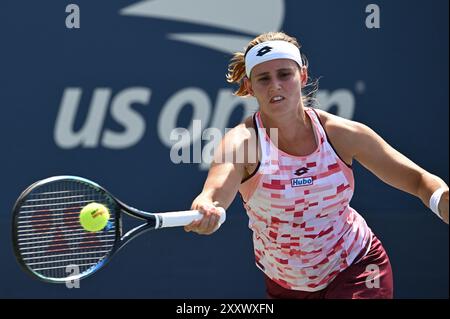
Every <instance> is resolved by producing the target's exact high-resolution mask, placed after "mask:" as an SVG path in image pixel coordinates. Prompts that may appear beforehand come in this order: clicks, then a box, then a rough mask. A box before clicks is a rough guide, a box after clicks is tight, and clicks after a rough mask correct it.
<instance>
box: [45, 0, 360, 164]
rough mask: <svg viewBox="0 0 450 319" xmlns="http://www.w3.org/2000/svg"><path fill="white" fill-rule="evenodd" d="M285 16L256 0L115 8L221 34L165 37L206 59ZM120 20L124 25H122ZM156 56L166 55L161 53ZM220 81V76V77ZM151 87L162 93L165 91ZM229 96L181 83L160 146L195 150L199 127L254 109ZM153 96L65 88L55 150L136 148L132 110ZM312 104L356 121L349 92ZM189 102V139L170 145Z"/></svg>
mask: <svg viewBox="0 0 450 319" xmlns="http://www.w3.org/2000/svg"><path fill="white" fill-rule="evenodd" d="M284 13H285V6H284V1H283V0H271V1H267V3H266V2H265V3H264V5H262V1H261V0H245V1H241V0H214V1H213V0H189V1H186V0H147V1H139V2H136V3H134V4H132V5H129V6H127V7H125V8H122V9H121V10H120V11H119V15H121V16H129V17H139V18H141V19H142V18H148V19H154V20H151V21H150V22H151V23H157V21H158V20H161V19H163V20H168V21H174V22H184V23H190V24H193V25H197V26H199V25H200V26H205V27H211V28H214V30H216V29H220V30H221V31H220V32H217V33H214V32H203V33H202V32H196V33H190V32H177V33H169V34H167V38H168V39H169V40H173V41H181V42H184V43H189V44H191V45H197V46H200V47H201V48H203V49H204V53H205V54H209V52H210V51H209V50H215V51H219V52H223V53H226V54H230V58H231V54H232V53H233V52H236V51H241V50H243V48H244V47H245V46H246V45H247V43H248V42H249V41H250V40H251V39H253V38H254V37H255V36H256V35H258V34H260V33H263V32H267V31H269V30H270V31H277V30H280V29H281V28H282V26H283V23H284ZM123 21H124V22H123V23H125V21H126V20H123ZM161 56H163V57H164V53H162V54H161ZM180 58H183V57H182V56H181V57H180ZM187 59H188V58H187ZM205 60H208V59H205ZM187 62H188V61H187ZM164 63H165V62H164V61H162V64H164ZM205 67H208V66H205ZM217 76H223V73H219V74H218V75H217ZM156 89H157V90H158V91H161V89H162V88H160V87H158V88H156ZM209 91H211V90H210V89H209ZM232 91H233V90H232V88H230V87H227V88H217V89H216V92H208V91H207V90H206V89H205V88H202V87H193V86H192V84H191V83H186V87H185V88H182V89H180V90H178V91H175V92H171V93H169V94H168V96H169V98H168V99H167V101H166V102H165V103H163V104H162V107H161V110H160V113H159V116H158V119H157V128H156V131H157V136H158V138H159V141H160V142H161V143H162V144H163V145H164V146H166V147H167V148H169V149H170V148H171V147H172V146H173V145H174V144H176V143H178V146H180V143H181V144H183V145H181V146H183V147H191V146H192V147H194V149H195V148H196V147H197V146H196V145H199V144H201V141H202V138H203V135H204V134H202V131H203V130H206V129H208V128H217V129H219V130H221V131H222V132H225V128H226V127H227V124H228V123H229V119H230V117H231V115H232V113H233V112H234V110H235V109H236V108H238V107H243V112H242V113H243V115H242V119H244V118H246V117H247V116H249V115H250V114H251V113H252V112H253V111H255V110H256V109H257V108H258V105H257V102H256V100H255V99H254V98H248V99H242V98H239V97H236V96H233V95H232ZM82 96H83V97H85V96H88V97H89V96H90V97H91V100H90V102H89V101H86V98H83V99H82ZM151 96H152V89H151V88H148V87H145V86H139V85H138V86H133V87H128V88H127V87H126V88H124V89H122V90H119V91H114V90H113V89H112V88H109V87H103V86H102V87H97V88H94V89H93V90H92V91H90V90H89V91H88V90H86V89H83V88H82V87H67V88H65V89H64V91H63V92H62V98H61V103H60V107H59V111H58V115H57V118H56V123H55V128H54V140H55V143H56V145H57V146H58V147H60V148H62V149H75V148H99V147H102V148H106V149H115V150H123V149H127V148H130V147H132V146H134V145H136V144H138V143H139V142H141V140H142V139H143V137H144V133H145V131H146V129H147V122H146V120H145V118H144V117H143V116H142V115H141V114H140V113H139V112H138V111H136V110H135V109H134V108H137V109H138V108H139V107H141V106H142V105H149V104H151ZM210 96H215V97H216V98H215V100H211V98H210ZM317 100H318V102H319V103H320V108H321V109H324V110H328V109H330V108H331V107H333V106H335V107H337V115H339V116H342V117H345V118H352V116H353V113H354V104H355V103H354V96H353V93H352V92H351V91H350V90H348V89H338V90H335V91H333V92H330V91H327V90H320V91H319V92H318V93H317ZM81 101H83V102H81ZM80 103H89V104H87V105H86V106H88V107H87V109H88V112H87V115H86V117H85V120H84V122H83V123H82V125H77V129H75V128H74V126H75V119H76V117H77V114H78V112H79V109H80ZM188 105H189V106H191V107H192V110H193V112H192V121H191V125H190V126H189V127H188V128H187V130H188V132H189V133H190V138H189V139H185V140H182V141H177V140H173V139H171V134H172V133H173V132H174V130H176V129H177V127H176V123H177V122H179V116H180V113H181V111H182V110H183V109H184V108H185V107H186V106H188ZM85 109H86V107H85ZM106 117H110V118H112V119H113V120H114V121H115V122H117V123H118V124H119V125H120V126H121V127H123V129H122V130H120V131H115V130H111V129H108V128H106V127H105V125H104V122H105V119H106ZM194 120H199V121H200V122H199V123H201V125H202V129H203V130H195V129H194V125H193V123H194ZM78 127H79V128H78ZM216 142H218V141H216ZM197 148H198V147H197ZM168 153H169V152H168ZM209 164H210V163H206V162H201V163H200V164H199V166H200V169H207V168H208V167H209Z"/></svg>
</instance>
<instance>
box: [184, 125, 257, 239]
mask: <svg viewBox="0 0 450 319" xmlns="http://www.w3.org/2000/svg"><path fill="white" fill-rule="evenodd" d="M247 123H248V120H247V121H246V123H243V124H240V125H238V126H236V127H235V128H233V129H232V130H230V131H229V132H227V133H226V134H225V136H224V137H223V139H222V140H221V142H220V144H219V146H218V148H217V150H216V151H215V154H214V160H213V162H212V163H211V167H210V169H209V172H208V177H207V178H206V181H205V184H204V186H203V190H202V192H201V193H200V194H199V195H198V196H197V197H196V198H195V199H194V201H193V203H192V209H195V210H199V211H200V212H201V213H203V214H204V216H203V218H202V219H201V220H199V221H195V222H192V223H191V224H189V225H187V226H185V228H184V229H185V230H186V231H194V232H196V233H198V234H204V235H209V234H211V233H213V232H214V230H215V228H216V225H217V222H218V220H219V214H218V211H217V209H215V207H223V208H225V209H227V208H228V206H230V204H231V203H232V202H233V200H234V198H235V196H236V194H237V192H238V190H239V186H240V184H241V181H242V180H243V179H244V178H245V177H246V176H247V175H248V166H249V164H251V163H249V160H248V159H249V152H251V151H252V149H254V148H251V147H249V145H254V143H253V144H252V141H254V140H255V139H256V137H255V135H254V134H252V131H251V130H249V127H248V125H247ZM249 149H250V151H249Z"/></svg>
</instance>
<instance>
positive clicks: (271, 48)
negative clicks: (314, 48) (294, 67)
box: [245, 40, 303, 78]
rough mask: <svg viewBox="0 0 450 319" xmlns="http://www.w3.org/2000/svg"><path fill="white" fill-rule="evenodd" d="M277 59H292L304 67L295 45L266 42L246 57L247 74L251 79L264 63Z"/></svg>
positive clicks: (249, 52)
mask: <svg viewBox="0 0 450 319" xmlns="http://www.w3.org/2000/svg"><path fill="white" fill-rule="evenodd" d="M275 59H290V60H294V61H295V62H297V64H298V65H299V66H300V67H302V66H303V62H302V57H301V55H300V50H299V48H297V47H296V46H295V45H294V44H292V43H290V42H286V41H281V40H277V41H266V42H263V43H260V44H257V45H255V46H254V47H253V48H251V49H250V51H248V52H247V55H246V56H245V73H246V74H247V77H248V78H250V73H251V72H252V69H253V68H254V67H255V66H256V65H258V64H260V63H263V62H266V61H270V60H275Z"/></svg>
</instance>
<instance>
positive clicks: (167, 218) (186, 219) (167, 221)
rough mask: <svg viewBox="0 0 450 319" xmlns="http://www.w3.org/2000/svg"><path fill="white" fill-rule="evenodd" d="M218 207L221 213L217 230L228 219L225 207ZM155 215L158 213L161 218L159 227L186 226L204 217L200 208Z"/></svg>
mask: <svg viewBox="0 0 450 319" xmlns="http://www.w3.org/2000/svg"><path fill="white" fill-rule="evenodd" d="M217 209H218V210H219V213H220V219H219V224H218V226H217V228H216V230H217V229H218V228H219V227H220V225H222V224H223V223H224V222H225V219H226V213H225V209H223V208H222V207H217ZM155 215H157V216H158V219H159V220H160V225H159V227H158V228H165V227H180V226H186V225H189V224H190V223H192V222H193V221H194V220H200V219H202V218H203V214H202V213H200V212H199V211H198V210H187V211H181V212H172V213H161V214H155Z"/></svg>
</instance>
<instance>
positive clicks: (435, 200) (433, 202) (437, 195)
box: [430, 187, 447, 219]
mask: <svg viewBox="0 0 450 319" xmlns="http://www.w3.org/2000/svg"><path fill="white" fill-rule="evenodd" d="M446 190H447V189H446V188H445V187H441V188H438V189H437V190H435V191H434V193H433V195H431V197H430V209H431V210H432V211H433V213H435V214H436V215H437V216H438V217H439V218H440V219H442V217H441V215H440V214H439V209H438V206H439V201H440V200H441V197H442V194H443V193H444V192H445V191H446Z"/></svg>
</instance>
